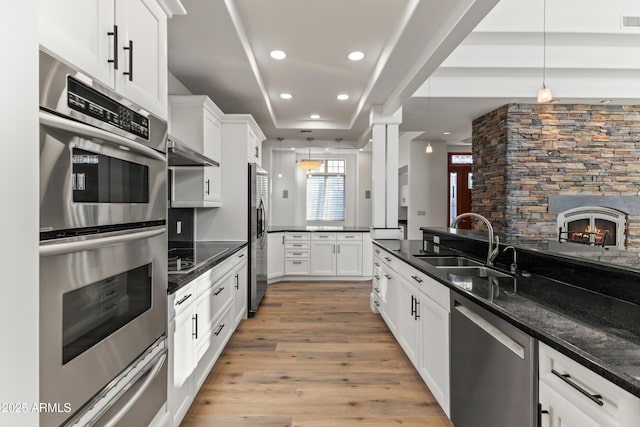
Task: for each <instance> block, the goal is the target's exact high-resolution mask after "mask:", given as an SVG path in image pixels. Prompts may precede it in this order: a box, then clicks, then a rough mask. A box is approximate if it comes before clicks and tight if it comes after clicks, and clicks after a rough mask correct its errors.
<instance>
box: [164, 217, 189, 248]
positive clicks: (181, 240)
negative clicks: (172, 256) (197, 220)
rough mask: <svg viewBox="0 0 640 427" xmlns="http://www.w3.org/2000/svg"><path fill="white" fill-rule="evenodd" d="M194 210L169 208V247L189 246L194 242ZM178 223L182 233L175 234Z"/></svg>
mask: <svg viewBox="0 0 640 427" xmlns="http://www.w3.org/2000/svg"><path fill="white" fill-rule="evenodd" d="M194 216H195V215H194V209H193V208H182V209H178V208H169V214H168V217H169V220H168V227H169V247H170V248H171V247H176V246H185V245H187V246H190V245H192V244H193V240H194V234H195V233H194ZM178 221H180V222H182V233H180V234H177V233H176V231H177V228H178Z"/></svg>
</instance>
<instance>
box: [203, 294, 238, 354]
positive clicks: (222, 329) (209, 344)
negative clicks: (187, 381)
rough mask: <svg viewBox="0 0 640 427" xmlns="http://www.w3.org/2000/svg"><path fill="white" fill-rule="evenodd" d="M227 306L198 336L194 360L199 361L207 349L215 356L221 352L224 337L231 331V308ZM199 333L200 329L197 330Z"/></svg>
mask: <svg viewBox="0 0 640 427" xmlns="http://www.w3.org/2000/svg"><path fill="white" fill-rule="evenodd" d="M231 308H232V307H231V306H229V307H227V308H226V309H225V311H224V313H221V315H220V316H218V317H217V318H216V319H215V321H214V322H213V324H212V327H211V328H210V329H209V331H208V332H207V333H203V334H202V336H200V337H198V344H197V345H196V360H197V361H200V360H201V359H202V356H204V354H205V353H207V351H209V353H212V354H213V355H214V357H215V358H217V356H215V355H219V354H220V353H221V352H222V346H223V345H224V343H225V340H226V338H227V337H228V336H229V334H231V333H232V332H233V329H232V328H233V326H234V324H233V310H232V309H231ZM198 333H200V331H198Z"/></svg>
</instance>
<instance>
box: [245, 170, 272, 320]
mask: <svg viewBox="0 0 640 427" xmlns="http://www.w3.org/2000/svg"><path fill="white" fill-rule="evenodd" d="M268 212H269V175H268V174H267V171H265V170H264V169H261V168H259V167H258V166H256V164H255V163H249V280H248V285H249V292H248V298H249V316H250V317H251V316H253V315H255V314H256V312H257V311H258V306H259V305H260V301H262V298H263V297H264V294H265V292H266V291H267V217H268V215H267V213H268Z"/></svg>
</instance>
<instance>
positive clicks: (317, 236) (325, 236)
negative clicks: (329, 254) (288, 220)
mask: <svg viewBox="0 0 640 427" xmlns="http://www.w3.org/2000/svg"><path fill="white" fill-rule="evenodd" d="M311 240H336V233H311Z"/></svg>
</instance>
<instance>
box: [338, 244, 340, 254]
mask: <svg viewBox="0 0 640 427" xmlns="http://www.w3.org/2000/svg"><path fill="white" fill-rule="evenodd" d="M338 253H340V245H338Z"/></svg>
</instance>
